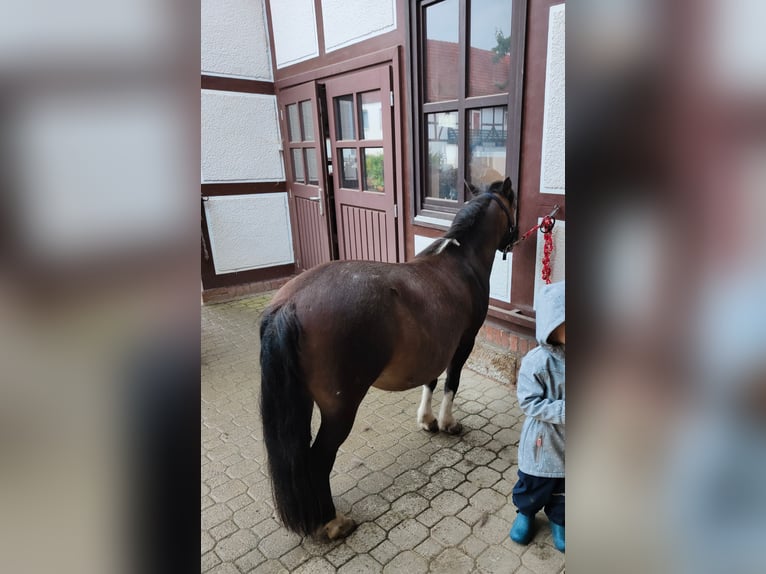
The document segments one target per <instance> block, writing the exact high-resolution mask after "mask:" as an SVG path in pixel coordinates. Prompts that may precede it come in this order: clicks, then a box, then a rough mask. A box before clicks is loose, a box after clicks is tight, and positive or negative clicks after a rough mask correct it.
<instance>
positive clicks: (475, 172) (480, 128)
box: [466, 106, 508, 187]
mask: <svg viewBox="0 0 766 574" xmlns="http://www.w3.org/2000/svg"><path fill="white" fill-rule="evenodd" d="M466 120H467V123H468V125H467V129H468V150H467V153H466V163H467V164H468V169H467V171H466V179H467V180H468V181H469V182H471V183H472V184H473V185H476V186H478V187H481V186H486V185H488V184H490V183H492V182H494V181H499V180H502V179H503V178H504V177H505V175H504V174H505V149H506V147H505V146H506V143H507V142H508V110H507V108H506V106H497V107H493V108H481V109H477V110H468V111H467V113H466Z"/></svg>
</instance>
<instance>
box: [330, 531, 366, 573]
mask: <svg viewBox="0 0 766 574" xmlns="http://www.w3.org/2000/svg"><path fill="white" fill-rule="evenodd" d="M352 536H353V534H352ZM357 554H358V552H357V551H356V550H354V549H353V548H352V547H351V546H349V545H348V543H347V542H343V543H341V544H338V545H337V546H336V547H335V548H333V549H332V550H330V551H329V552H328V553H327V554H325V558H327V560H329V561H330V563H331V564H332V565H333V566H335V567H336V568H338V567H340V566H343V564H345V563H346V562H348V561H349V560H351V559H352V558H353V557H354V556H356V555H357Z"/></svg>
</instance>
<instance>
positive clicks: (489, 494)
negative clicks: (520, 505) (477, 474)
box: [470, 488, 508, 512]
mask: <svg viewBox="0 0 766 574" xmlns="http://www.w3.org/2000/svg"><path fill="white" fill-rule="evenodd" d="M470 500H471V504H472V505H473V506H475V507H476V508H478V509H479V510H486V511H488V512H496V511H497V510H499V509H501V508H502V507H503V506H505V505H506V504H507V503H508V499H507V498H506V497H505V496H503V495H501V494H500V493H498V492H495V491H494V490H492V489H491V488H482V489H481V490H479V491H478V492H477V493H476V494H474V495H473V496H472V497H471V499H470Z"/></svg>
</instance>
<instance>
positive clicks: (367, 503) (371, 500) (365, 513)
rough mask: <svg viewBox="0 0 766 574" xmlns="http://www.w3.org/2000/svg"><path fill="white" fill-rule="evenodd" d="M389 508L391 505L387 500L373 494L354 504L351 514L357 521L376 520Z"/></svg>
mask: <svg viewBox="0 0 766 574" xmlns="http://www.w3.org/2000/svg"><path fill="white" fill-rule="evenodd" d="M389 508H391V504H390V503H389V502H388V501H387V500H385V499H384V498H382V497H380V496H378V495H377V494H371V495H370V496H365V497H364V498H363V499H362V500H360V501H359V502H357V503H356V504H354V506H353V508H352V511H351V514H352V516H353V517H354V519H355V520H357V521H362V520H364V521H367V520H375V519H376V518H377V517H378V516H380V515H381V514H383V513H384V512H386V511H387V510H389Z"/></svg>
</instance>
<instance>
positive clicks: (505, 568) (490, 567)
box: [476, 546, 521, 574]
mask: <svg viewBox="0 0 766 574" xmlns="http://www.w3.org/2000/svg"><path fill="white" fill-rule="evenodd" d="M520 565H521V559H520V558H519V557H518V556H517V555H516V554H515V553H513V552H512V551H511V550H510V549H508V548H506V547H504V546H490V547H489V548H487V549H486V550H485V551H484V552H483V553H482V554H481V555H480V556H479V557H478V558H477V559H476V566H477V567H478V568H479V571H481V572H484V573H487V574H504V573H505V572H513V571H514V570H515V569H516V568H518V567H519V566H520Z"/></svg>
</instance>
